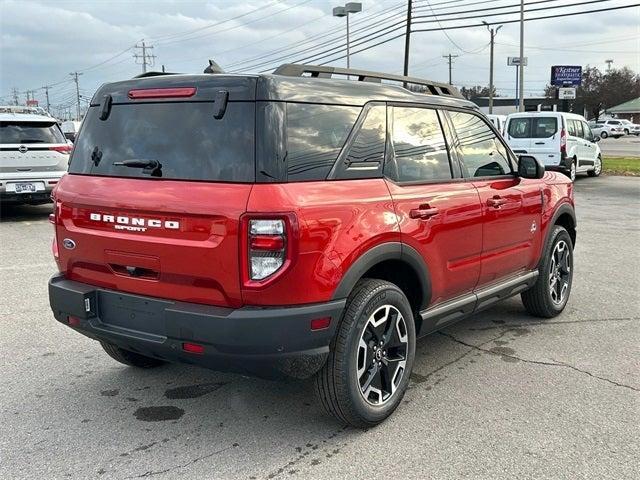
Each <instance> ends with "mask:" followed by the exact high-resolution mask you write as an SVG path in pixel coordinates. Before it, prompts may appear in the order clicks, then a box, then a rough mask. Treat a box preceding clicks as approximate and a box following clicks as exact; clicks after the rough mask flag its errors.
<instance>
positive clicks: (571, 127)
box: [567, 120, 580, 137]
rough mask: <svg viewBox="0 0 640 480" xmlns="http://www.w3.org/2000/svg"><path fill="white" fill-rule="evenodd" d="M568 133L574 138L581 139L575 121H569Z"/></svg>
mask: <svg viewBox="0 0 640 480" xmlns="http://www.w3.org/2000/svg"><path fill="white" fill-rule="evenodd" d="M567 133H568V134H569V135H571V136H572V137H579V136H580V135H579V134H578V131H577V130H576V124H575V121H573V120H568V121H567Z"/></svg>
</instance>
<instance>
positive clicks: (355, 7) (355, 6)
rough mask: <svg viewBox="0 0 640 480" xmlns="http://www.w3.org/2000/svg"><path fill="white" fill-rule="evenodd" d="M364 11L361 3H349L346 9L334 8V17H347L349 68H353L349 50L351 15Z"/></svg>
mask: <svg viewBox="0 0 640 480" xmlns="http://www.w3.org/2000/svg"><path fill="white" fill-rule="evenodd" d="M361 11H362V4H361V3H359V2H349V3H347V4H346V5H345V6H344V7H334V8H333V16H334V17H347V68H350V67H351V52H350V50H349V14H350V13H358V12H361Z"/></svg>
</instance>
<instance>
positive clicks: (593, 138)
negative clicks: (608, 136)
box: [591, 135, 600, 143]
mask: <svg viewBox="0 0 640 480" xmlns="http://www.w3.org/2000/svg"><path fill="white" fill-rule="evenodd" d="M591 141H592V142H594V143H595V142H599V141H600V135H594V136H593V137H591Z"/></svg>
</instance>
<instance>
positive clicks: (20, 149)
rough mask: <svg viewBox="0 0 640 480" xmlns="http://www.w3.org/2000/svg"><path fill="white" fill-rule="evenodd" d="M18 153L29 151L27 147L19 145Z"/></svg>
mask: <svg viewBox="0 0 640 480" xmlns="http://www.w3.org/2000/svg"><path fill="white" fill-rule="evenodd" d="M18 151H19V152H20V153H27V152H28V151H29V149H28V148H27V147H25V146H24V145H20V146H19V147H18Z"/></svg>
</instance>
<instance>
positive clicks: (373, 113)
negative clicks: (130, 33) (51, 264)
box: [49, 65, 576, 427]
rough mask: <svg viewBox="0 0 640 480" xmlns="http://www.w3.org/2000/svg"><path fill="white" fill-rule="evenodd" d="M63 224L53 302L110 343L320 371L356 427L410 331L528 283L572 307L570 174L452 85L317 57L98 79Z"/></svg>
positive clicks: (537, 301) (171, 356)
mask: <svg viewBox="0 0 640 480" xmlns="http://www.w3.org/2000/svg"><path fill="white" fill-rule="evenodd" d="M307 75H309V76H307ZM336 76H341V77H347V78H348V76H350V77H351V78H353V79H358V80H348V79H342V80H341V79H339V78H336ZM382 79H384V80H386V82H385V83H380V80H382ZM387 82H396V84H390V83H387ZM403 84H411V85H416V84H418V85H425V86H426V87H428V88H427V89H425V90H426V91H428V92H431V93H429V94H422V93H416V92H412V91H410V90H408V89H405V88H403V86H402V85H403ZM52 223H53V224H54V228H55V238H54V241H53V252H54V253H53V254H54V257H55V260H56V262H57V265H58V268H59V270H60V273H58V274H57V275H55V276H54V277H53V278H52V279H51V280H50V282H49V299H50V304H51V308H52V310H53V313H54V315H55V318H56V319H57V320H58V321H59V322H61V323H62V324H64V325H67V326H69V327H71V328H72V329H74V330H76V331H77V332H79V333H82V334H84V335H86V336H88V337H90V338H93V339H95V340H98V341H99V342H101V344H102V346H103V348H104V350H105V351H106V352H107V354H109V355H110V356H111V357H113V358H114V359H115V360H117V361H119V362H121V363H123V364H125V365H132V366H135V367H141V368H149V367H154V366H157V365H160V364H162V363H164V362H168V361H169V362H186V363H190V364H196V365H202V366H205V367H209V368H213V369H218V370H234V371H240V372H243V373H251V374H259V375H274V374H277V375H285V376H289V377H293V378H307V377H311V376H313V377H314V378H315V385H316V389H317V392H318V396H319V398H320V401H321V403H322V405H323V406H324V407H325V409H326V410H327V411H328V412H329V413H331V414H333V415H335V416H336V417H337V418H338V419H339V420H340V421H342V422H345V423H347V424H350V425H354V426H356V427H369V426H372V425H375V424H377V423H379V422H381V421H383V420H384V419H385V418H386V417H387V416H389V415H390V414H391V413H392V412H393V411H394V410H395V409H396V407H397V406H398V405H399V404H400V402H401V400H402V397H403V395H404V393H405V391H406V389H407V386H408V384H409V379H410V375H411V371H412V368H413V365H414V359H415V355H416V338H418V337H420V336H423V335H426V334H428V333H430V332H433V331H436V330H439V329H441V328H444V327H445V326H447V325H450V324H452V323H453V322H456V321H458V320H460V319H461V318H464V317H466V316H468V315H470V314H472V313H474V312H477V311H479V310H483V309H485V308H487V307H489V306H490V305H493V304H495V303H496V302H498V301H500V300H503V299H505V298H507V297H511V296H513V295H516V294H521V295H522V300H523V303H524V306H525V308H526V310H527V311H528V312H530V313H531V314H533V315H535V316H540V317H553V316H556V315H558V314H559V313H560V312H562V310H563V309H564V307H565V305H566V303H567V299H568V298H569V294H570V292H571V284H572V275H573V270H574V269H573V247H574V244H575V238H576V230H575V228H576V218H575V214H574V207H573V186H572V184H571V182H570V181H569V179H567V178H566V177H565V176H563V175H560V174H556V173H553V172H546V173H545V171H544V167H543V166H542V164H541V163H540V162H538V161H537V160H536V159H535V158H533V157H531V156H522V157H520V158H519V159H517V158H516V157H515V155H514V154H513V153H512V151H511V150H510V149H509V148H508V146H507V145H506V144H505V143H504V140H503V139H502V137H501V136H500V134H499V133H498V132H497V130H496V129H495V127H493V126H492V125H491V124H490V123H489V122H488V120H487V119H486V117H485V116H484V115H482V114H481V113H480V112H479V110H478V108H477V107H476V106H475V105H474V104H473V103H471V102H469V101H467V100H464V99H463V98H462V96H461V95H460V94H459V92H458V91H457V90H455V89H454V88H453V87H451V86H450V85H444V84H438V83H434V82H429V81H426V80H420V79H415V78H408V77H401V76H390V75H384V74H378V73H373V72H365V71H359V70H349V69H339V68H333V67H317V66H312V65H284V66H282V67H279V68H278V69H277V70H276V71H275V72H274V74H270V75H266V74H261V75H253V74H251V75H226V74H221V73H220V74H204V75H155V76H148V77H146V78H137V79H133V80H127V81H122V82H117V83H110V84H105V85H103V86H102V87H101V88H100V89H99V90H98V92H97V93H96V94H95V95H94V97H93V99H92V100H91V104H90V107H89V109H88V113H87V116H86V118H85V120H84V125H83V127H82V130H81V131H80V134H79V136H78V138H77V142H76V145H75V148H74V151H73V154H72V158H71V163H70V172H69V174H68V175H66V176H65V177H64V178H63V179H62V181H61V182H60V183H59V184H58V187H57V188H56V190H55V209H54V214H53V216H52Z"/></svg>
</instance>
